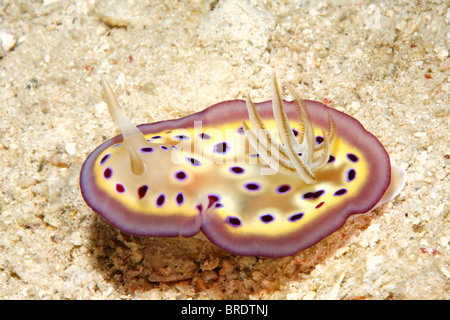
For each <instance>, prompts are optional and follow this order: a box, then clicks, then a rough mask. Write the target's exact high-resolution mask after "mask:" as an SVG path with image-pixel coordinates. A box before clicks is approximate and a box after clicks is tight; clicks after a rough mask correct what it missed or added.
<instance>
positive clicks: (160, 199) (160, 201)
mask: <svg viewBox="0 0 450 320" xmlns="http://www.w3.org/2000/svg"><path fill="white" fill-rule="evenodd" d="M165 201H166V196H165V195H164V193H161V194H160V195H159V196H158V199H156V206H157V207H158V208H159V207H162V205H163V204H164V202H165Z"/></svg>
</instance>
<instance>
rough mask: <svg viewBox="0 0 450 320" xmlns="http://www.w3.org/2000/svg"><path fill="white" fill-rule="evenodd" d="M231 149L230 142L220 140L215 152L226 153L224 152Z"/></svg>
mask: <svg viewBox="0 0 450 320" xmlns="http://www.w3.org/2000/svg"><path fill="white" fill-rule="evenodd" d="M229 149H230V147H229V146H228V144H227V143H226V142H220V143H218V144H216V145H215V146H214V152H215V153H221V154H224V153H227V152H228V150H229Z"/></svg>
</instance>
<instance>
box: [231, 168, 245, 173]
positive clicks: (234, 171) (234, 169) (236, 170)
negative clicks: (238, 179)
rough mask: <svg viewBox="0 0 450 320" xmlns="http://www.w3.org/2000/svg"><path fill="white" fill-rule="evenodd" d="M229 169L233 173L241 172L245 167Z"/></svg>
mask: <svg viewBox="0 0 450 320" xmlns="http://www.w3.org/2000/svg"><path fill="white" fill-rule="evenodd" d="M230 171H231V172H233V173H235V174H243V173H244V172H245V169H244V168H242V167H231V168H230Z"/></svg>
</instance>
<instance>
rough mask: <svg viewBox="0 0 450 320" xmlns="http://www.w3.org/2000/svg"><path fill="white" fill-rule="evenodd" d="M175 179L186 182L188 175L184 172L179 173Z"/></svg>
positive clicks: (176, 173)
mask: <svg viewBox="0 0 450 320" xmlns="http://www.w3.org/2000/svg"><path fill="white" fill-rule="evenodd" d="M175 178H177V179H178V180H180V181H183V180H186V178H187V174H186V172H184V171H182V170H181V171H177V172H175Z"/></svg>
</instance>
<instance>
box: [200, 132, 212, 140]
mask: <svg viewBox="0 0 450 320" xmlns="http://www.w3.org/2000/svg"><path fill="white" fill-rule="evenodd" d="M199 137H200V138H201V139H203V140H210V139H211V136H210V135H209V134H207V133H204V132H202V133H199Z"/></svg>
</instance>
